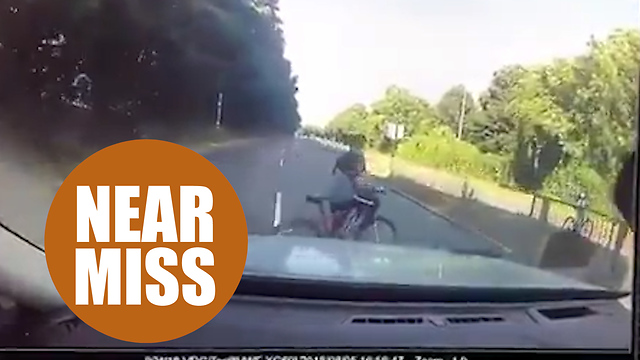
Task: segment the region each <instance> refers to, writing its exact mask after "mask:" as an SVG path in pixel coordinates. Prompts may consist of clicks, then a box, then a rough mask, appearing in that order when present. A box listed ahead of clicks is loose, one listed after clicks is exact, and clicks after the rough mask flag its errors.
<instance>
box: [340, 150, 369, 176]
mask: <svg viewBox="0 0 640 360" xmlns="http://www.w3.org/2000/svg"><path fill="white" fill-rule="evenodd" d="M337 165H338V168H339V169H340V171H342V172H343V173H344V174H346V175H348V176H355V175H358V174H360V173H362V172H363V171H364V169H365V157H364V153H363V152H362V150H359V149H354V148H351V149H350V150H349V151H348V152H346V153H344V154H342V155H341V156H340V157H339V158H338V164H337Z"/></svg>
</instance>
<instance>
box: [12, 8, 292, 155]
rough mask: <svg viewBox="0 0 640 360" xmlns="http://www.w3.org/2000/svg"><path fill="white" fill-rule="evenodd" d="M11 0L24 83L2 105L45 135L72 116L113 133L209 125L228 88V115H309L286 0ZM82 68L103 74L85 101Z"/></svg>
mask: <svg viewBox="0 0 640 360" xmlns="http://www.w3.org/2000/svg"><path fill="white" fill-rule="evenodd" d="M5 8H9V9H12V10H11V11H3V12H2V13H1V14H0V44H1V45H0V83H3V84H8V83H10V84H12V86H11V87H7V86H5V87H2V88H1V89H0V107H2V108H3V111H4V112H8V113H10V114H12V115H11V116H7V117H5V118H4V120H3V121H5V122H12V121H13V122H14V123H12V124H11V126H10V127H11V128H14V129H16V131H19V132H20V133H21V134H22V135H23V136H24V137H27V138H31V139H32V140H35V141H34V142H35V143H36V144H39V145H42V144H46V143H47V141H48V140H50V139H51V138H54V137H56V136H57V135H59V134H65V133H67V132H69V130H70V128H69V127H70V126H72V127H73V128H74V130H78V129H80V130H81V132H83V133H84V134H85V136H83V137H82V138H84V139H87V141H105V142H106V144H105V145H107V144H108V143H113V142H114V141H119V140H124V139H127V138H130V137H131V136H133V135H132V134H134V133H135V129H137V128H138V127H139V126H144V125H149V126H154V127H161V128H164V129H167V130H169V132H172V131H177V130H180V129H185V128H190V127H194V128H202V126H204V125H205V122H204V121H208V122H209V123H211V122H212V119H213V118H214V115H215V112H214V109H215V102H216V98H217V94H218V93H219V92H223V93H224V94H225V106H224V125H225V126H227V127H236V128H243V129H261V131H264V129H270V130H277V131H286V132H293V131H294V130H295V129H296V128H297V127H298V126H299V122H300V119H299V116H298V113H297V103H296V100H295V92H296V90H297V87H296V86H297V84H296V79H295V77H293V76H292V75H291V67H290V64H289V62H288V61H287V60H285V59H284V57H283V51H284V40H283V37H282V30H281V28H280V25H281V21H280V19H279V18H278V15H277V12H278V7H277V1H276V0H247V1H236V0H186V1H178V0H157V1H154V2H141V1H129V0H89V1H82V2H78V1H46V0H33V1H29V2H24V1H19V0H7V1H5ZM212 34H215V36H212ZM81 76H86V77H87V78H89V79H90V80H91V84H92V86H91V91H90V92H89V93H88V94H85V95H86V96H83V98H82V101H81V102H82V104H81V105H82V106H80V105H79V104H80V102H79V101H75V100H78V99H77V96H76V95H77V94H76V93H77V89H76V88H75V87H74V86H73V84H74V80H76V79H78V78H79V77H81ZM88 109H90V110H88ZM69 118H82V119H84V120H82V121H75V122H73V124H71V123H70V121H68V120H67V119H69ZM91 134H93V135H92V136H90V135H91ZM49 150H50V149H48V150H46V151H43V152H44V153H47V154H48V153H49Z"/></svg>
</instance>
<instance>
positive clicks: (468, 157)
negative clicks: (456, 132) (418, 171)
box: [398, 128, 506, 182]
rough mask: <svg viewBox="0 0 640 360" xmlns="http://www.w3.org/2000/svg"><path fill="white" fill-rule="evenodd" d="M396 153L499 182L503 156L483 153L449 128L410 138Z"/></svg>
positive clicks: (447, 169) (459, 172)
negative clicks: (457, 136)
mask: <svg viewBox="0 0 640 360" xmlns="http://www.w3.org/2000/svg"><path fill="white" fill-rule="evenodd" d="M398 155H399V156H400V157H403V158H405V159H408V160H411V161H413V162H416V163H419V164H423V165H427V166H430V167H433V168H437V169H442V170H446V171H449V172H452V173H456V174H460V175H465V176H473V177H476V178H481V179H486V180H491V181H494V182H502V181H504V179H505V174H504V171H505V169H506V159H504V158H503V157H500V156H497V155H493V154H483V153H482V152H480V150H478V148H476V147H475V146H473V145H472V144H469V143H466V142H463V141H459V140H457V139H456V138H455V137H454V136H453V134H452V133H451V131H450V130H449V129H448V128H437V129H434V130H432V131H431V132H430V133H429V134H422V135H417V136H413V137H411V138H410V139H409V140H408V141H406V142H405V143H403V144H402V145H400V147H399V149H398Z"/></svg>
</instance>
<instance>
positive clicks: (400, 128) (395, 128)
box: [386, 123, 404, 140]
mask: <svg viewBox="0 0 640 360" xmlns="http://www.w3.org/2000/svg"><path fill="white" fill-rule="evenodd" d="M386 135H387V137H388V138H389V139H391V140H400V139H402V138H403V137H404V125H403V124H396V123H388V124H387V134H386Z"/></svg>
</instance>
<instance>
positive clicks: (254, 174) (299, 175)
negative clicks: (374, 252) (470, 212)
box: [201, 138, 510, 255]
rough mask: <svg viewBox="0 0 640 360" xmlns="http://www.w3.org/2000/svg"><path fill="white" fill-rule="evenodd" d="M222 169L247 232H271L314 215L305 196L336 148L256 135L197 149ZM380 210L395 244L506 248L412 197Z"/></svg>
mask: <svg viewBox="0 0 640 360" xmlns="http://www.w3.org/2000/svg"><path fill="white" fill-rule="evenodd" d="M201 154H203V155H204V156H205V157H206V158H207V159H208V160H210V161H211V162H212V163H213V164H215V165H216V167H218V169H220V171H222V173H223V174H224V175H225V176H226V177H227V179H228V180H229V182H230V183H231V185H232V186H233V187H234V189H235V191H236V193H237V195H238V197H239V198H240V201H241V202H242V205H243V209H244V212H245V218H246V221H247V227H248V231H249V233H250V234H272V233H273V228H274V225H277V224H279V223H286V222H287V221H289V220H291V219H293V218H295V217H300V216H303V217H307V216H313V215H314V214H315V212H314V208H313V205H310V204H306V203H305V196H306V195H310V194H317V195H321V194H323V192H325V191H326V189H327V188H328V186H329V184H330V181H331V178H332V174H331V169H332V168H333V164H334V161H335V159H336V157H337V156H338V154H339V153H338V152H336V151H333V150H329V149H327V148H325V147H323V146H322V145H321V144H319V143H317V142H315V141H313V140H309V139H293V138H280V139H273V138H271V139H259V140H251V141H245V142H239V143H237V144H235V145H229V146H226V147H224V148H218V149H216V150H212V151H205V152H201ZM380 214H381V215H384V216H386V217H387V218H389V219H391V220H392V221H393V222H394V223H395V225H396V227H397V230H398V235H397V243H398V244H402V245H406V246H420V247H429V248H444V249H448V250H454V251H460V252H470V253H480V254H482V253H499V252H506V253H507V255H508V252H509V250H510V249H507V248H505V247H504V246H502V245H501V244H499V243H497V242H495V241H493V240H491V239H487V238H484V237H482V236H480V235H477V234H475V233H473V232H469V231H467V230H465V229H464V228H461V227H459V226H457V225H455V224H452V223H451V222H449V221H448V220H446V219H444V218H442V217H440V216H438V215H437V214H435V213H434V212H432V211H429V210H428V209H425V208H424V207H422V206H420V205H418V204H416V203H415V202H412V201H411V200H409V199H407V198H405V197H403V196H400V195H398V194H395V193H393V192H388V193H387V194H386V195H383V196H382V198H381V207H380Z"/></svg>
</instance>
